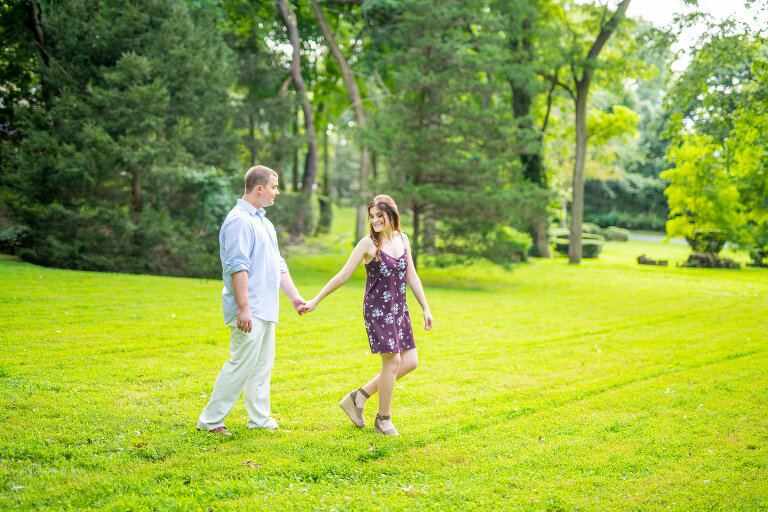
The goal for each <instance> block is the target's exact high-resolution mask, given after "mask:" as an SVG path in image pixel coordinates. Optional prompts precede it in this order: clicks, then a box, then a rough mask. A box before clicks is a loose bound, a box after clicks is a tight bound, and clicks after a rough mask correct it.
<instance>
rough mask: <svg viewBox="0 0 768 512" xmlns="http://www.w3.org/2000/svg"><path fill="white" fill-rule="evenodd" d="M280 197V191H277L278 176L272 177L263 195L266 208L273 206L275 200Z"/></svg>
mask: <svg viewBox="0 0 768 512" xmlns="http://www.w3.org/2000/svg"><path fill="white" fill-rule="evenodd" d="M279 195H280V191H279V190H278V189H277V176H272V177H271V178H270V179H269V183H268V184H267V186H266V187H264V193H263V195H262V198H263V201H264V206H272V205H273V204H275V198H276V197H277V196H279Z"/></svg>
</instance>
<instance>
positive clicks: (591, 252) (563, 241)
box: [554, 237, 603, 258]
mask: <svg viewBox="0 0 768 512" xmlns="http://www.w3.org/2000/svg"><path fill="white" fill-rule="evenodd" d="M601 238H602V237H601ZM554 246H555V252H557V253H559V254H563V255H566V256H567V255H568V247H569V246H570V241H569V240H568V239H567V238H555V239H554ZM602 250H603V241H602V240H600V239H598V238H582V240H581V257H582V258H597V257H598V256H599V255H600V252H601V251H602Z"/></svg>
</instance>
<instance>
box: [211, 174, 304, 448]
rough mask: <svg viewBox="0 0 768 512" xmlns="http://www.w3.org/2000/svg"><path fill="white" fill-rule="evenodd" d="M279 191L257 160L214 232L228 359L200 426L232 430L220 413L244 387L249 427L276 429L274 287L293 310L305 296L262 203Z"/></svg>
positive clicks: (221, 431)
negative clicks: (272, 397) (272, 396)
mask: <svg viewBox="0 0 768 512" xmlns="http://www.w3.org/2000/svg"><path fill="white" fill-rule="evenodd" d="M278 195H280V192H279V191H278V189H277V173H276V172H275V171H273V170H272V169H270V168H268V167H264V166H262V165H257V166H255V167H251V168H250V169H248V172H247V173H246V174H245V194H244V195H243V197H242V199H238V200H237V206H235V207H234V208H233V209H232V210H231V211H230V212H229V214H228V215H227V218H226V219H225V220H224V224H222V226H221V231H220V232H219V244H220V245H221V249H220V254H221V265H222V267H223V273H222V276H223V278H224V290H223V291H222V306H223V310H224V321H225V322H226V323H227V325H228V326H229V327H230V329H231V331H232V332H231V335H230V341H229V353H230V359H229V361H227V362H226V363H224V366H223V367H222V368H221V371H220V372H219V376H218V377H216V383H215V384H214V386H213V391H212V392H211V398H210V400H209V402H208V405H207V406H206V407H205V409H204V410H203V412H202V414H201V415H200V419H199V421H198V423H197V428H198V429H199V430H207V431H209V432H213V433H216V434H221V435H225V436H229V435H231V434H230V433H229V432H228V431H227V429H226V427H225V426H224V418H226V417H227V415H228V414H229V413H230V412H231V411H232V408H233V407H234V406H235V402H237V399H238V397H239V396H240V392H241V391H242V392H243V398H244V399H245V409H246V411H248V418H249V419H248V423H247V425H248V427H249V428H254V429H258V428H263V429H268V430H275V429H277V422H276V421H275V420H274V418H271V417H270V416H269V414H270V406H269V380H270V377H271V374H272V365H273V363H274V360H275V324H276V323H277V316H278V302H279V291H278V290H282V291H283V293H285V294H286V295H287V296H288V298H289V299H291V304H292V305H293V307H294V309H296V310H297V311H298V308H299V306H300V305H302V304H304V303H305V302H304V299H302V298H301V296H300V295H299V292H298V290H297V289H296V286H294V284H293V281H292V280H291V276H290V274H289V273H288V267H287V266H286V264H285V260H284V259H283V258H282V257H281V256H280V251H279V250H278V248H277V234H276V233H275V228H274V226H273V225H272V223H271V222H270V221H269V220H268V219H267V218H266V217H265V216H264V208H265V207H267V206H271V205H273V204H274V202H275V197H277V196H278Z"/></svg>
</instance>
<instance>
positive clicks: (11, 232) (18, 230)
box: [0, 223, 29, 254]
mask: <svg viewBox="0 0 768 512" xmlns="http://www.w3.org/2000/svg"><path fill="white" fill-rule="evenodd" d="M28 241H29V228H27V227H26V226H8V225H7V224H5V223H0V252H4V253H8V254H15V253H16V251H18V250H19V248H20V247H22V246H23V245H25V243H27V242H28Z"/></svg>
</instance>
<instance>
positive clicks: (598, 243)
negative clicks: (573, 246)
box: [581, 239, 603, 258]
mask: <svg viewBox="0 0 768 512" xmlns="http://www.w3.org/2000/svg"><path fill="white" fill-rule="evenodd" d="M602 250H603V241H602V240H589V239H587V240H582V241H581V257H582V258H597V257H598V256H599V255H600V252H601V251H602Z"/></svg>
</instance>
